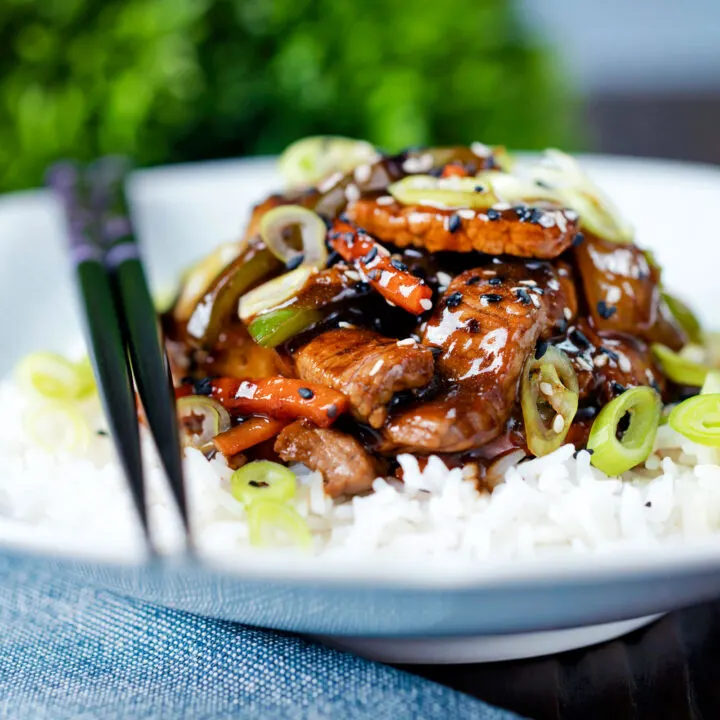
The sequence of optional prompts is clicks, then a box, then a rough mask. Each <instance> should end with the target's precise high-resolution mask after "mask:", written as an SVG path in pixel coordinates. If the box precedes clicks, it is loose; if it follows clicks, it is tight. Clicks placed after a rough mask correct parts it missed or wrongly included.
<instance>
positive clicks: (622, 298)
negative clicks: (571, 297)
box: [575, 235, 687, 350]
mask: <svg viewBox="0 0 720 720" xmlns="http://www.w3.org/2000/svg"><path fill="white" fill-rule="evenodd" d="M575 257H576V259H577V265H578V268H579V270H580V276H581V280H582V284H583V287H584V290H585V297H586V299H587V303H588V309H589V312H590V317H591V318H592V322H593V325H594V326H595V327H596V328H597V329H598V330H600V331H609V332H616V333H617V332H620V333H627V334H628V335H632V336H634V337H640V338H642V339H643V340H646V341H647V342H650V343H653V342H659V343H663V344H665V345H667V346H668V347H670V348H672V349H673V350H678V349H680V348H681V347H682V346H683V345H684V344H685V342H686V340H687V338H686V337H685V334H684V333H683V331H682V330H681V329H680V328H679V327H678V325H677V323H676V322H675V320H674V319H673V318H672V316H671V315H670V313H669V310H668V309H667V306H666V305H665V302H664V301H663V300H662V297H661V295H660V271H659V270H658V268H657V267H656V266H654V265H653V264H651V263H649V262H648V259H647V257H646V255H645V253H644V252H643V251H642V250H641V249H640V248H638V247H637V246H635V245H618V244H617V243H612V242H609V241H607V240H602V239H600V238H597V237H594V236H592V235H589V236H587V237H586V239H585V242H583V243H581V244H580V245H579V246H578V247H577V248H576V250H575Z"/></svg>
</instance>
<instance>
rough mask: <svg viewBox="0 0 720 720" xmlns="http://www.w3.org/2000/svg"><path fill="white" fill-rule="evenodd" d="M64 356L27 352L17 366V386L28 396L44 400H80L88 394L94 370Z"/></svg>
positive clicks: (91, 385)
mask: <svg viewBox="0 0 720 720" xmlns="http://www.w3.org/2000/svg"><path fill="white" fill-rule="evenodd" d="M89 374H90V377H88V372H87V370H86V369H85V368H84V367H83V366H82V365H80V364H77V363H73V362H71V361H70V360H68V359H67V358H64V357H63V356H62V355H58V354H57V353H51V352H38V353H32V354H30V355H26V356H25V357H24V358H23V359H22V360H21V361H20V362H19V363H18V365H17V366H16V368H15V376H16V379H17V382H18V385H19V386H20V387H21V388H22V389H23V390H24V391H25V392H26V393H28V394H29V395H31V396H35V397H39V398H42V399H43V400H63V401H67V400H79V399H81V398H82V397H84V396H87V395H88V394H89V390H90V389H91V387H93V386H94V381H93V382H92V384H91V380H90V378H92V371H90V373H89Z"/></svg>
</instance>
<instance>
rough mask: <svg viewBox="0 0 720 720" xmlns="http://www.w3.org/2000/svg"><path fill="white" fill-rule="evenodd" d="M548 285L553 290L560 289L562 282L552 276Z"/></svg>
mask: <svg viewBox="0 0 720 720" xmlns="http://www.w3.org/2000/svg"><path fill="white" fill-rule="evenodd" d="M547 286H548V287H549V288H550V289H551V290H559V289H560V283H559V282H558V281H557V280H556V279H555V278H550V279H549V280H548V283H547Z"/></svg>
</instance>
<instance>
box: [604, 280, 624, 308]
mask: <svg viewBox="0 0 720 720" xmlns="http://www.w3.org/2000/svg"><path fill="white" fill-rule="evenodd" d="M621 297H622V291H621V290H620V288H619V287H618V286H617V285H612V286H610V287H609V288H608V291H607V293H606V295H605V302H606V303H608V304H609V305H614V304H615V303H616V302H618V301H619V300H620V298H621Z"/></svg>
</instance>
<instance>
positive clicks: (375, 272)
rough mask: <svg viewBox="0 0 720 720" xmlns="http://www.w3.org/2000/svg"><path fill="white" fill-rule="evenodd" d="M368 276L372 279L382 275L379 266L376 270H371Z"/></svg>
mask: <svg viewBox="0 0 720 720" xmlns="http://www.w3.org/2000/svg"><path fill="white" fill-rule="evenodd" d="M368 277H369V278H370V279H371V280H377V279H378V278H379V277H380V271H379V270H378V269H377V268H376V269H375V270H371V271H370V272H369V273H368Z"/></svg>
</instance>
